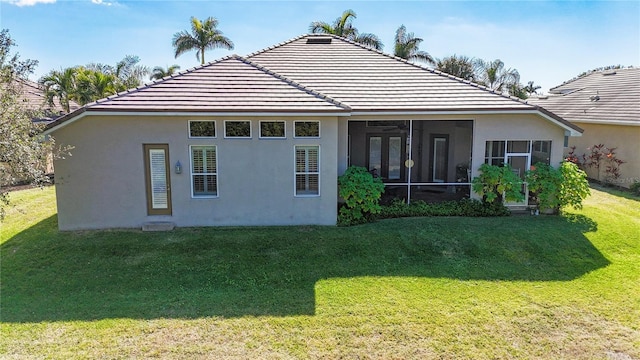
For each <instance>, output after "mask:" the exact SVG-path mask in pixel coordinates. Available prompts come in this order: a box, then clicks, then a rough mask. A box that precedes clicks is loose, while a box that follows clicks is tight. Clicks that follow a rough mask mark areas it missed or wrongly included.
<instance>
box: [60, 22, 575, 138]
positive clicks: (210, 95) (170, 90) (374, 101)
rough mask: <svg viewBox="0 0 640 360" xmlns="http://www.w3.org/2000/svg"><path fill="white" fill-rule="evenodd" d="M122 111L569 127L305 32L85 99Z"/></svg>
mask: <svg viewBox="0 0 640 360" xmlns="http://www.w3.org/2000/svg"><path fill="white" fill-rule="evenodd" d="M85 111H120V112H229V113H233V112H242V113H250V112H254V113H255V112H261V113H269V112H280V113H282V112H291V113H318V114H321V113H332V114H333V113H336V112H337V113H345V114H353V113H354V112H383V111H390V112H399V113H402V112H425V113H426V112H435V111H444V112H456V111H464V112H466V111H469V112H474V111H491V112H494V111H495V112H502V111H505V112H507V111H531V112H538V113H541V114H542V115H543V116H546V117H547V118H550V119H552V121H555V122H557V123H559V124H561V126H563V127H565V128H566V129H571V130H572V132H574V133H575V132H581V129H580V128H579V127H577V126H575V125H573V124H570V123H569V122H567V121H565V120H564V119H562V118H560V117H558V116H557V115H555V114H553V113H551V112H548V111H543V110H542V109H540V108H538V107H537V106H535V105H531V104H528V103H526V102H524V101H521V100H520V99H517V98H513V97H509V96H504V95H502V94H498V93H495V92H493V91H491V90H489V89H487V88H485V87H483V86H480V85H477V84H473V83H471V82H469V81H466V80H462V79H459V78H456V77H454V76H451V75H448V74H445V73H442V72H439V71H436V70H432V69H428V68H424V67H421V66H418V65H415V64H411V63H409V62H407V61H406V60H403V59H400V58H397V57H394V56H391V55H388V54H385V53H382V52H380V51H377V50H372V49H370V48H367V47H364V46H362V45H360V44H357V43H355V42H352V41H350V40H347V39H344V38H341V37H337V36H333V35H318V34H315V35H313V34H312V35H303V36H300V37H297V38H294V39H292V40H289V41H287V42H284V43H281V44H278V45H275V46H273V47H270V48H268V49H264V50H261V51H258V52H256V53H253V54H251V55H248V56H247V57H241V56H237V55H233V56H230V57H226V58H223V59H221V60H218V61H215V62H211V63H209V64H206V65H203V66H199V67H196V68H193V69H190V70H187V71H183V72H180V73H179V74H177V75H174V76H171V77H167V78H164V79H162V80H159V81H156V82H154V83H151V84H147V85H145V86H141V87H138V88H135V89H131V90H128V91H126V92H123V93H120V94H117V95H114V96H110V97H108V98H106V99H102V100H98V101H96V102H94V103H90V104H87V105H85V106H84V107H83V108H81V109H80V110H78V111H76V112H74V113H71V114H69V115H67V116H65V117H63V118H61V119H58V120H57V121H56V122H55V123H54V124H50V126H49V129H51V128H53V127H56V126H57V125H59V124H61V123H63V122H65V121H67V120H69V119H73V118H75V117H76V116H77V115H80V114H81V113H83V112H85Z"/></svg>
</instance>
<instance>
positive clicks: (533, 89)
mask: <svg viewBox="0 0 640 360" xmlns="http://www.w3.org/2000/svg"><path fill="white" fill-rule="evenodd" d="M539 89H540V85H534V84H533V81H529V82H528V83H527V86H525V87H524V88H523V90H524V91H526V92H527V94H529V96H531V95H533V94H537V93H538V90H539Z"/></svg>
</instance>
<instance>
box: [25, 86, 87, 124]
mask: <svg viewBox="0 0 640 360" xmlns="http://www.w3.org/2000/svg"><path fill="white" fill-rule="evenodd" d="M16 81H18V82H19V86H20V93H21V94H20V100H21V101H22V103H23V104H24V106H25V107H26V108H27V109H29V110H32V111H35V112H38V113H36V114H37V116H36V117H35V118H34V119H32V120H33V121H34V122H51V121H53V120H54V119H56V118H58V117H60V116H62V115H64V114H65V111H64V109H62V107H61V106H60V104H59V103H55V102H54V104H53V106H51V105H49V104H47V102H46V97H45V95H44V90H43V89H42V87H41V86H40V85H39V84H38V83H35V82H33V81H29V80H26V79H18V80H16ZM69 107H70V110H71V111H74V110H77V109H79V108H80V105H78V104H76V103H75V102H73V101H71V102H70V103H69Z"/></svg>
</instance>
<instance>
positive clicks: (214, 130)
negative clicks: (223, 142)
mask: <svg viewBox="0 0 640 360" xmlns="http://www.w3.org/2000/svg"><path fill="white" fill-rule="evenodd" d="M192 122H212V123H213V132H214V133H215V135H214V136H191V123H192ZM187 134H188V135H189V139H215V138H217V137H218V125H217V124H216V121H215V120H189V121H188V122H187Z"/></svg>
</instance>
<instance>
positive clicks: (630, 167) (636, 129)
mask: <svg viewBox="0 0 640 360" xmlns="http://www.w3.org/2000/svg"><path fill="white" fill-rule="evenodd" d="M576 124H577V125H578V126H580V127H581V128H583V129H584V133H583V134H582V136H581V137H576V138H571V139H569V146H575V147H576V149H575V154H576V155H577V156H578V157H580V158H581V157H582V155H583V154H585V153H587V154H588V153H590V150H587V148H588V147H591V146H593V145H598V144H604V145H605V146H606V147H610V148H611V147H615V148H616V156H617V158H618V159H621V160H624V161H625V163H624V164H622V165H621V166H620V173H621V174H622V175H621V176H620V178H619V179H618V180H617V181H615V185H618V186H623V187H626V188H629V187H630V186H631V185H632V184H633V181H634V180H637V181H640V126H624V125H605V124H588V123H576ZM565 154H566V152H565ZM604 168H605V164H604V162H603V165H602V166H601V168H600V176H599V177H598V174H597V170H596V169H595V168H591V169H589V168H587V169H586V171H587V174H588V175H589V177H591V178H592V179H598V178H600V179H601V180H604V177H605V172H604Z"/></svg>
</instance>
